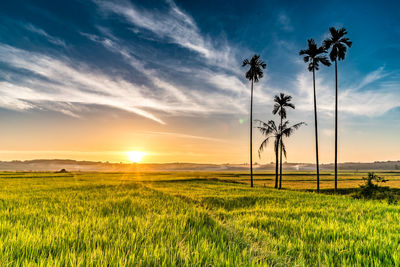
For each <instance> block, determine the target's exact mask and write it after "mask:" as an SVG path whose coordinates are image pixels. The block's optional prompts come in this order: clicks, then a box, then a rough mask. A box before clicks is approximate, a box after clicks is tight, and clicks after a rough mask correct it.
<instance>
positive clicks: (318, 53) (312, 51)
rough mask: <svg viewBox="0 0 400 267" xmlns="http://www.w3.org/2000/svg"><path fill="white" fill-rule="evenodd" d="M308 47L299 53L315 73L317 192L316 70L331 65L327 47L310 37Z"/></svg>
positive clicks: (316, 124)
mask: <svg viewBox="0 0 400 267" xmlns="http://www.w3.org/2000/svg"><path fill="white" fill-rule="evenodd" d="M307 42H308V47H307V49H305V50H301V51H300V52H299V54H300V55H301V56H304V58H303V59H304V62H305V63H308V70H309V71H310V72H311V71H312V73H313V87H314V126H315V154H316V167H317V192H319V157H318V118H317V95H316V91H315V71H316V70H318V69H319V63H322V64H323V65H325V66H330V65H331V63H330V62H329V60H328V58H327V57H326V55H325V54H326V52H327V51H326V49H325V48H324V47H318V46H317V44H316V43H315V41H314V39H308V41H307Z"/></svg>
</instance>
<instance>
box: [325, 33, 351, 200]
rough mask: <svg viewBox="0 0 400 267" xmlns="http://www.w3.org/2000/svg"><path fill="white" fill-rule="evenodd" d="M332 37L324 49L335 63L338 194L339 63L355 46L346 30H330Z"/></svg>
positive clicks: (326, 41) (326, 42) (328, 39)
mask: <svg viewBox="0 0 400 267" xmlns="http://www.w3.org/2000/svg"><path fill="white" fill-rule="evenodd" d="M329 32H330V34H331V35H330V36H329V37H328V38H327V39H326V40H325V41H324V44H323V46H324V49H326V50H328V49H331V51H330V53H329V57H330V59H331V61H332V62H335V193H336V192H337V154H338V153H337V139H338V116H337V114H338V74H337V61H338V60H344V58H345V57H346V51H347V47H351V45H352V44H353V43H352V42H351V41H350V39H349V38H347V37H345V35H346V34H347V31H346V29H345V28H340V29H335V28H334V27H331V28H329Z"/></svg>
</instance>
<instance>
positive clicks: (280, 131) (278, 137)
mask: <svg viewBox="0 0 400 267" xmlns="http://www.w3.org/2000/svg"><path fill="white" fill-rule="evenodd" d="M291 100H292V97H291V96H290V95H285V94H284V93H280V94H279V95H276V96H275V97H274V102H275V104H274V108H273V110H272V114H274V115H275V114H278V115H279V117H280V124H279V126H278V127H277V126H276V123H275V121H273V120H269V121H268V122H267V123H265V122H263V121H261V120H257V121H258V123H259V126H258V127H257V128H258V129H259V130H260V132H261V133H262V134H263V135H264V136H265V139H264V140H263V141H262V142H261V145H260V148H259V149H258V155H259V156H260V155H261V152H262V151H263V150H264V148H265V147H266V146H267V145H268V143H269V141H270V140H271V139H275V141H274V152H275V188H279V189H281V188H282V155H285V158H286V153H287V152H286V147H285V144H284V143H283V138H284V137H290V136H291V135H292V134H293V132H294V131H295V130H297V129H298V128H300V126H301V125H304V124H305V123H304V122H299V123H296V124H294V125H292V126H290V124H289V121H283V120H284V119H286V108H292V109H295V106H294V104H292V103H291V102H290V101H291ZM278 155H280V157H279V156H278ZM278 165H279V185H278Z"/></svg>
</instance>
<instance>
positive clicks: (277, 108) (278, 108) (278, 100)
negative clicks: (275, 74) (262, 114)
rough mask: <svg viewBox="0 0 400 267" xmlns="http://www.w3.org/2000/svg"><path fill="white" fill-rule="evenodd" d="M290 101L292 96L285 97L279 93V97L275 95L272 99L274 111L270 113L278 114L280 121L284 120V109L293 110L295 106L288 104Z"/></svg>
mask: <svg viewBox="0 0 400 267" xmlns="http://www.w3.org/2000/svg"><path fill="white" fill-rule="evenodd" d="M291 100H292V96H290V95H285V94H284V93H280V94H279V95H276V96H275V97H274V102H275V104H274V109H273V110H272V113H273V114H274V115H275V114H277V113H278V115H279V116H280V117H281V118H282V119H286V108H287V107H289V108H292V109H295V106H294V105H293V104H292V103H290V101H291Z"/></svg>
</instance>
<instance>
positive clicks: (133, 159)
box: [126, 151, 146, 163]
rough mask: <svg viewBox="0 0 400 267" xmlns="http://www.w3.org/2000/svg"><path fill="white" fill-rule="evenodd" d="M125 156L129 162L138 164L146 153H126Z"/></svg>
mask: <svg viewBox="0 0 400 267" xmlns="http://www.w3.org/2000/svg"><path fill="white" fill-rule="evenodd" d="M126 155H127V156H128V158H129V160H130V161H131V162H134V163H138V162H141V161H142V159H143V157H144V156H145V155H146V153H145V152H142V151H128V152H126Z"/></svg>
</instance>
